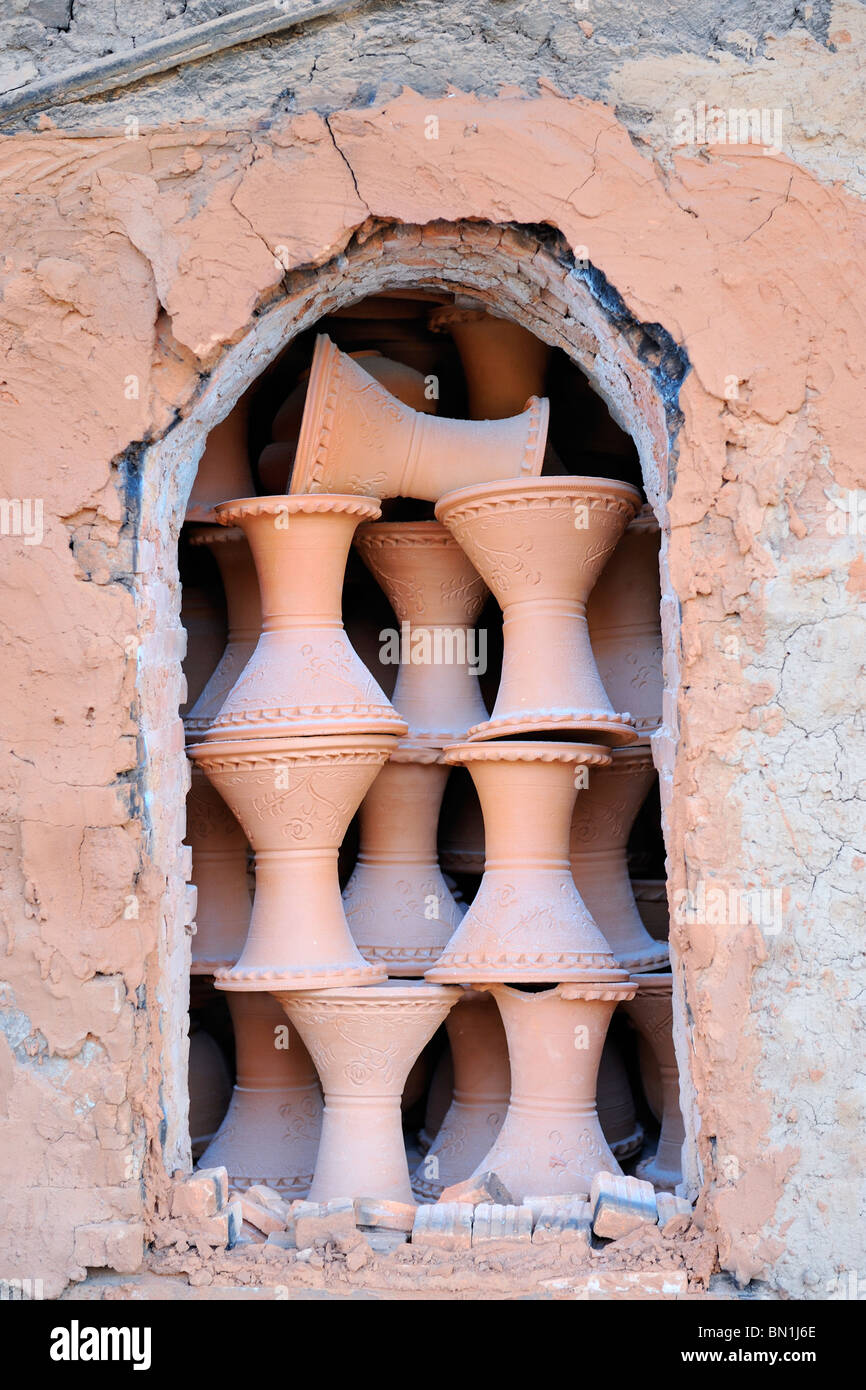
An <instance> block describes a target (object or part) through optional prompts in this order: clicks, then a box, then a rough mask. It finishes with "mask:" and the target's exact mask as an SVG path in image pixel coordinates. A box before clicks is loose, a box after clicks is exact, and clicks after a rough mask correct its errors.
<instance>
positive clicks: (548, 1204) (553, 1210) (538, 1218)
mask: <svg viewBox="0 0 866 1390" xmlns="http://www.w3.org/2000/svg"><path fill="white" fill-rule="evenodd" d="M532 1211H533V1215H534V1218H535V1219H534V1224H533V1230H532V1244H533V1245H548V1244H552V1243H556V1244H559V1245H564V1244H568V1245H582V1246H584V1247H585V1248H586V1249H587V1250H589V1248H590V1232H591V1230H592V1219H591V1216H592V1211H591V1207H590V1204H589V1202H588V1201H587V1200H586V1199H585V1198H584V1197H570V1198H562V1197H553V1198H551V1197H547V1198H543V1199H541V1201H540V1203H539V1205H538V1206H534V1207H533V1208H532Z"/></svg>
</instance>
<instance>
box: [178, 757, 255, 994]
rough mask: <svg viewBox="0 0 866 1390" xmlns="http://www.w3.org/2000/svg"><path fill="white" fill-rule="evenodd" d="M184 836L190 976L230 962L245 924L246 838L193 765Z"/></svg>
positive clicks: (247, 899)
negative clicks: (190, 896)
mask: <svg viewBox="0 0 866 1390" xmlns="http://www.w3.org/2000/svg"><path fill="white" fill-rule="evenodd" d="M186 838H187V843H188V844H189V845H190V848H191V849H192V882H193V883H194V884H195V887H196V889H197V892H198V898H197V902H196V910H195V925H196V930H195V935H194V936H193V938H192V963H191V965H190V970H191V972H192V974H193V975H212V974H213V973H214V971H215V970H223V969H227V968H228V967H229V966H231V965H234V963H235V961H236V960H237V958H238V956H239V955H240V953H241V951H242V950H243V948H244V942H245V941H246V939H247V931H248V929H249V925H250V911H251V908H252V900H251V898H250V891H249V883H248V878H247V854H248V850H247V837H246V835H245V834H244V832H243V831H242V830H241V827H240V826H239V825H238V823H237V821H236V820H235V818H234V816H233V815H232V813H231V811H230V810H229V808H228V806H226V804H225V802H224V801H223V799H222V797H221V796H220V794H219V792H218V791H217V790H216V788H215V787H214V786H213V785H212V784H211V783H210V782H209V781H208V779H207V777H206V776H205V774H204V773H203V772H202V770H201V768H199V767H196V766H193V768H192V776H191V782H190V789H189V794H188V796H187V799H186Z"/></svg>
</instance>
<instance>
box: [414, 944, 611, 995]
mask: <svg viewBox="0 0 866 1390" xmlns="http://www.w3.org/2000/svg"><path fill="white" fill-rule="evenodd" d="M424 978H425V980H430V981H431V982H439V981H441V982H442V983H443V984H461V985H475V984H477V985H478V987H479V988H480V989H495V988H497V987H498V986H500V985H501V986H503V988H504V987H506V986H509V987H513V986H514V985H550V989H551V990H552V989H558V988H559V987H560V986H562V987H563V988H564V987H565V985H566V984H568V986H569V987H570V988H571V987H573V988H575V989H579V990H581V991H582V993H581V994H580V995H579V996H575V997H576V998H577V997H579V998H581V999H596V998H598V999H608V998H610V999H614V998H616V999H631V998H632V997H633V996H634V993H635V990H636V988H637V986H636V985H635V984H634V982H633V981H631V980H630V977H629V972H628V970H626V969H625V968H624V967H623V966H621V965H619V964H618V962H617V960H616V957H615V956H614V955H613V953H612V952H611V953H610V954H607V955H602V954H601V953H600V952H598V953H596V952H590V951H580V952H577V951H558V952H556V951H544V950H542V951H538V952H537V953H536V954H535V955H534V956H530V955H528V954H527V952H525V951H521V952H520V953H519V954H517V955H515V957H514V958H513V959H512V960H511V961H509V960H508V959H507V956H506V955H504V954H500V955H499V956H497V957H494V958H493V959H485V958H483V957H481V956H480V955H476V954H473V955H468V954H466V953H463V952H461V953H459V954H457V953H456V952H454V951H449V950H448V949H447V947H446V949H445V950H444V951H443V952H442V955H441V956H440V957H439V959H438V961H437V962H436V964H435V965H434V966H433V967H432V968H431V969H430V970H425V972H424ZM622 989H625V990H627V993H625V994H610V992H609V991H610V990H622ZM587 990H600V991H602V992H601V993H599V994H587V993H586V991H587ZM517 992H518V993H520V991H519V990H518V991H517ZM549 993H550V990H545V994H549ZM526 997H527V998H533V997H535V996H532V995H527V996H526Z"/></svg>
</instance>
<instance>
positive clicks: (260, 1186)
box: [238, 1183, 292, 1226]
mask: <svg viewBox="0 0 866 1390" xmlns="http://www.w3.org/2000/svg"><path fill="white" fill-rule="evenodd" d="M238 1195H241V1196H244V1195H245V1196H247V1197H249V1199H250V1201H251V1202H258V1204H259V1206H260V1207H267V1209H268V1211H272V1212H274V1214H275V1215H276V1216H280V1217H282V1221H283V1225H284V1226H288V1224H289V1222H290V1221H291V1217H292V1208H291V1205H290V1204H289V1203H288V1202H287V1201H286V1199H285V1198H284V1197H281V1196H280V1194H279V1192H277V1191H275V1189H274V1188H273V1187H266V1186H265V1185H264V1183H255V1184H253V1186H252V1187H248V1188H247V1190H246V1193H245V1194H243V1193H241V1194H238Z"/></svg>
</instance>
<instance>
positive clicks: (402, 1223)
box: [355, 1197, 418, 1231]
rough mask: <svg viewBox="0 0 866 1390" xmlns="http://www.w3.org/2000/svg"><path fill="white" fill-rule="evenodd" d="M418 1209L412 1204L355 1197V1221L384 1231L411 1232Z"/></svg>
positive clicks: (377, 1198)
mask: <svg viewBox="0 0 866 1390" xmlns="http://www.w3.org/2000/svg"><path fill="white" fill-rule="evenodd" d="M417 1210H418V1208H417V1207H416V1206H415V1204H414V1202H391V1201H387V1200H386V1199H385V1198H383V1197H356V1199H355V1221H356V1223H357V1224H358V1225H359V1226H376V1227H379V1228H381V1229H382V1230H385V1231H411V1229H412V1227H413V1225H414V1224H415V1213H416V1212H417Z"/></svg>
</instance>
